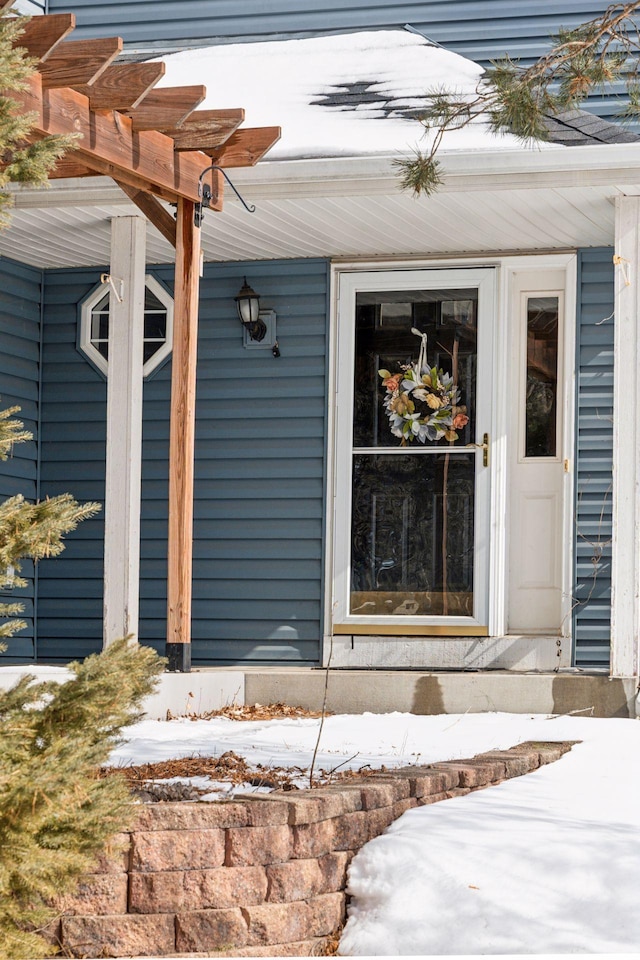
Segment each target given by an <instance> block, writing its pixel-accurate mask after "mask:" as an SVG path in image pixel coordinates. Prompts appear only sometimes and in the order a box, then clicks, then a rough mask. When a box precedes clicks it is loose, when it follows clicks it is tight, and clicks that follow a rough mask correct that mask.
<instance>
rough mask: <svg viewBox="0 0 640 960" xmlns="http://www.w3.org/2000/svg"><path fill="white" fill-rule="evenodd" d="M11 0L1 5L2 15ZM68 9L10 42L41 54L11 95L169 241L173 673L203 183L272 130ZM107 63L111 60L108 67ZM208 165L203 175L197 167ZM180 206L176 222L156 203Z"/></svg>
mask: <svg viewBox="0 0 640 960" xmlns="http://www.w3.org/2000/svg"><path fill="white" fill-rule="evenodd" d="M12 4H13V0H0V13H2V12H3V11H5V10H7V9H8V8H9V7H11V6H12ZM74 28H75V16H74V14H72V13H64V14H52V15H45V16H38V17H33V18H32V19H31V20H29V21H28V22H27V23H26V25H25V29H24V32H23V33H22V35H21V36H20V38H19V40H18V41H17V44H16V45H18V46H20V47H22V48H24V49H25V50H26V51H27V53H28V54H29V55H30V56H32V57H34V58H36V59H37V60H38V67H37V71H36V73H35V74H34V75H33V76H32V77H31V79H30V80H29V83H28V88H27V89H26V90H24V91H23V92H21V93H12V94H11V96H12V97H13V99H14V100H16V101H17V102H18V104H19V106H20V109H23V110H24V111H25V112H29V113H33V114H34V115H35V117H36V121H35V124H34V127H33V129H32V133H31V137H32V139H34V140H37V139H42V138H44V137H46V136H49V135H51V134H76V135H79V139H78V143H77V147H76V148H75V149H74V151H73V152H72V153H71V154H69V155H67V157H65V158H64V159H62V160H61V161H60V162H59V163H58V165H57V167H56V169H55V171H53V173H52V174H50V177H51V178H52V179H55V178H60V177H90V176H99V175H106V176H109V177H112V178H113V179H114V180H115V181H116V183H118V184H119V186H120V187H121V188H122V190H123V191H124V192H125V193H126V195H127V196H128V197H129V198H130V199H131V201H132V202H133V203H134V204H135V205H136V207H138V208H139V210H141V211H142V213H143V214H144V216H145V217H146V218H147V219H148V220H149V221H150V222H151V223H152V224H153V225H154V226H155V227H156V228H157V229H158V230H159V231H160V233H161V234H162V235H163V236H164V237H165V238H166V239H167V240H168V241H169V242H170V243H171V244H172V245H173V246H174V247H175V249H176V261H175V289H174V340H173V366H172V380H171V423H170V448H169V534H168V580H167V653H168V656H169V661H170V664H169V665H170V668H173V669H178V670H188V669H190V663H191V656H190V651H191V646H190V644H191V581H192V555H193V478H194V440H195V394H196V351H197V321H198V301H199V276H200V229H199V226H198V225H196V213H197V210H198V205H199V203H200V201H201V196H202V186H203V183H206V184H208V185H209V186H210V188H211V200H210V204H209V206H210V207H211V209H213V210H218V211H219V210H221V209H222V202H223V183H224V177H223V174H222V173H221V170H220V169H218V170H210V169H208V168H210V167H211V166H212V165H217V166H218V167H219V168H233V167H247V166H254V165H255V164H256V163H257V162H258V161H259V160H260V159H261V158H262V157H263V156H264V154H265V153H266V152H267V151H268V150H269V149H270V148H271V147H272V146H273V145H274V144H275V143H276V142H277V140H278V139H279V137H280V128H279V127H259V128H253V129H249V128H242V127H241V124H242V122H243V121H244V110H242V109H240V108H238V109H233V110H229V109H227V110H198V109H197V108H198V106H199V105H200V104H201V103H202V102H203V100H204V99H205V96H206V90H205V88H204V87H203V86H200V85H196V86H183V87H161V88H158V89H156V84H157V83H158V81H159V80H160V79H161V77H162V76H163V75H164V72H165V65H164V63H161V62H152V63H130V62H118V61H117V59H116V58H117V57H118V55H119V54H120V53H121V52H122V49H123V41H122V39H121V38H120V37H112V38H108V39H95V40H69V39H68V37H69V36H70V35H71V34H72V32H73V30H74ZM114 61H115V62H114ZM205 171H207V172H206V173H205ZM160 199H161V200H165V201H169V202H170V203H172V204H175V205H176V210H177V212H176V217H175V219H174V217H173V216H172V215H171V214H170V213H169V212H168V211H167V210H166V208H165V207H164V206H163V205H162V204H161V203H160Z"/></svg>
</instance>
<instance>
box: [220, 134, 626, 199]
mask: <svg viewBox="0 0 640 960" xmlns="http://www.w3.org/2000/svg"><path fill="white" fill-rule="evenodd" d="M397 159H398V155H397V154H394V155H392V156H390V155H380V156H375V157H372V156H367V157H341V158H332V159H323V160H281V161H268V160H265V161H263V162H262V163H260V164H258V165H257V166H256V167H244V168H240V169H238V170H232V171H230V174H231V176H232V179H233V180H234V182H236V183H237V184H238V185H242V187H243V188H249V187H250V188H251V190H252V199H253V198H255V199H261V198H262V197H268V198H274V199H275V198H278V197H286V196H289V197H291V196H372V195H376V194H378V195H379V194H391V193H395V191H396V190H397V189H398V188H399V183H400V173H399V170H398V167H397V166H396V165H395V163H394V161H396V160H397ZM438 159H439V161H440V164H441V169H442V175H443V182H442V184H441V185H440V186H439V187H438V192H439V193H460V192H472V191H474V190H483V191H484V190H489V189H491V190H522V189H535V188H541V187H547V188H549V187H551V188H553V187H587V186H602V185H606V184H611V185H624V184H629V185H638V184H640V142H638V143H624V144H596V145H594V146H585V147H545V148H544V149H541V150H529V149H527V150H517V151H516V150H508V151H504V150H495V151H493V150H491V151H489V150H487V151H484V150H482V151H476V152H473V153H467V152H464V153H463V152H459V153H458V152H456V153H448V154H447V153H442V154H441V155H440V156H439V158H438Z"/></svg>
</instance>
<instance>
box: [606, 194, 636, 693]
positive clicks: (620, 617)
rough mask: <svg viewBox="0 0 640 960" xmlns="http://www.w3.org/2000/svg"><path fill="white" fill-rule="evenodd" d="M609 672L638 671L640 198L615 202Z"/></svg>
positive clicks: (624, 674)
mask: <svg viewBox="0 0 640 960" xmlns="http://www.w3.org/2000/svg"><path fill="white" fill-rule="evenodd" d="M615 253H616V256H617V257H619V258H622V259H621V260H619V262H618V263H617V264H616V267H615V346H614V364H613V369H614V398H613V543H612V561H611V576H612V597H611V648H612V649H611V674H612V676H614V677H633V676H637V674H638V637H639V631H640V386H639V377H640V334H639V330H638V325H639V323H640V197H618V198H617V200H616V244H615Z"/></svg>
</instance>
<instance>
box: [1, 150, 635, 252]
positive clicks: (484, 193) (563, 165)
mask: <svg viewBox="0 0 640 960" xmlns="http://www.w3.org/2000/svg"><path fill="white" fill-rule="evenodd" d="M605 160H606V161H607V162H606V163H604V162H603V161H605ZM233 179H234V181H235V183H236V185H237V186H238V188H239V189H240V190H241V192H242V193H243V195H244V196H245V197H246V199H247V201H249V202H251V203H254V204H255V205H256V208H257V209H256V212H255V213H254V214H249V213H247V212H246V210H244V208H243V207H242V206H241V204H240V203H239V202H238V201H237V200H236V199H235V197H234V196H233V193H232V191H231V190H227V193H226V198H225V207H224V211H223V212H222V213H215V212H213V211H208V212H207V213H206V215H205V220H204V225H203V249H204V255H205V259H206V260H212V261H225V260H265V259H286V258H293V257H331V258H336V259H338V258H340V259H351V258H354V259H355V258H362V257H365V258H376V257H380V258H383V257H398V258H402V257H429V256H441V255H445V254H476V255H477V254H482V253H485V252H486V253H489V252H491V253H495V252H510V251H513V252H515V251H538V250H551V249H572V248H576V247H590V246H601V245H610V244H612V243H613V238H614V203H613V200H614V199H615V197H616V196H617V195H619V194H621V193H636V192H638V191H639V190H640V147H638V145H635V144H632V145H627V144H625V145H623V146H615V147H606V146H605V147H596V148H588V147H585V148H576V149H575V150H573V149H572V150H568V149H562V150H560V151H553V150H548V151H545V152H544V153H542V154H532V153H531V152H530V151H529V152H525V151H522V153H521V154H520V155H519V156H518V157H514V155H513V154H512V155H511V156H510V157H509V158H508V159H507V158H505V155H504V154H502V155H498V154H496V155H487V154H480V155H477V156H476V157H473V156H470V155H467V156H466V158H461V157H458V158H456V160H455V161H451V162H450V164H449V170H448V174H447V180H446V182H445V185H444V187H443V188H442V189H441V190H440V191H439V192H438V193H436V194H435V195H434V196H432V197H429V198H426V197H422V198H417V199H416V198H414V197H413V196H412V195H410V194H408V193H405V192H402V191H401V190H400V189H399V186H398V181H397V176H396V174H395V171H394V168H393V167H392V165H391V162H390V160H389V158H367V160H366V161H363V160H360V161H352V160H350V161H344V160H343V161H281V162H274V163H263V164H260V165H259V166H258V167H256V168H254V169H251V170H238V171H233ZM137 212H138V211H137V208H135V207H134V206H133V205H132V204H131V203H130V201H129V200H128V199H127V198H126V197H125V195H124V194H123V193H122V192H121V191H120V190H119V188H118V187H117V186H116V185H115V184H114V183H113V182H112V181H110V180H109V179H108V178H103V177H97V178H91V179H90V180H76V181H57V182H54V183H53V185H52V186H51V188H50V189H48V190H39V191H36V190H33V189H17V190H16V207H15V210H14V212H13V220H12V224H11V226H10V228H9V229H8V230H6V231H4V232H2V233H0V254H2V255H5V256H7V257H13V258H14V259H17V260H20V261H22V262H25V263H28V264H31V265H33V266H38V267H73V266H91V265H103V264H107V263H108V259H109V243H110V226H109V221H110V219H111V218H112V217H118V216H126V215H130V214H135V213H137ZM147 238H148V239H147V244H148V246H147V260H148V262H149V263H163V262H170V261H172V260H173V257H174V251H173V249H172V247H171V246H170V245H169V244H168V243H167V242H166V241H165V240H164V239H163V238H162V237H161V236H160V234H159V233H158V232H157V231H156V230H155V228H154V227H153V226H151V225H149V227H148V232H147Z"/></svg>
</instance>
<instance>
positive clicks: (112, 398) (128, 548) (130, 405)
mask: <svg viewBox="0 0 640 960" xmlns="http://www.w3.org/2000/svg"><path fill="white" fill-rule="evenodd" d="M146 228H147V224H146V220H144V219H143V218H142V217H116V218H114V219H113V220H112V221H111V266H110V271H111V277H112V278H113V282H114V284H115V287H116V289H117V290H118V292H119V293H120V290H121V291H122V293H121V296H122V302H119V301H118V297H117V296H116V295H115V292H114V289H113V288H111V297H110V304H109V374H108V381H107V384H108V385H107V465H106V485H105V518H104V519H105V535H104V634H103V639H104V645H105V646H107V645H108V644H109V643H112V642H113V641H114V640H117V639H118V638H119V637H123V636H126V635H128V634H133V635H134V637H135V638H136V639H137V634H138V605H139V584H140V484H141V465H142V363H143V341H144V285H145V254H146Z"/></svg>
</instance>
